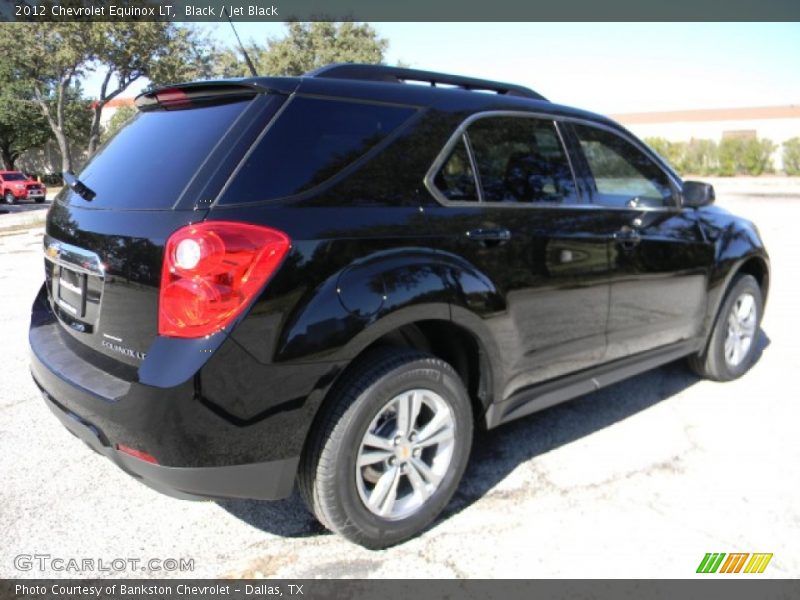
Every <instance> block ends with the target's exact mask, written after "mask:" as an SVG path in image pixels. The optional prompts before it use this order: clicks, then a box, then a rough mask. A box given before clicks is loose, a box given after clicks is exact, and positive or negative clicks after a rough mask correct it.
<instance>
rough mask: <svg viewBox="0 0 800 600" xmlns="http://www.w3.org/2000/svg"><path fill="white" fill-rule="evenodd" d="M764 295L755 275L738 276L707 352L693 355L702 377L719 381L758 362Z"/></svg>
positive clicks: (734, 377)
mask: <svg viewBox="0 0 800 600" xmlns="http://www.w3.org/2000/svg"><path fill="white" fill-rule="evenodd" d="M763 312H764V298H763V295H762V293H761V288H760V287H759V285H758V282H757V281H756V280H755V278H754V277H753V276H752V275H739V276H738V277H737V278H736V279H734V281H733V283H732V284H731V286H730V288H729V290H728V292H727V294H726V295H725V300H723V302H722V306H721V307H720V311H719V315H717V320H716V322H715V323H714V329H713V330H712V331H711V338H710V339H709V342H708V347H707V348H706V349H705V351H704V352H702V353H700V354H698V355H696V356H692V357H690V358H689V365H690V366H691V367H692V369H693V370H694V371H695V372H696V373H697V374H698V375H700V376H702V377H706V378H708V379H713V380H716V381H730V380H731V379H736V378H738V377H741V376H742V375H743V374H744V373H745V372H746V371H747V370H748V369H749V368H750V367H751V366H752V364H753V362H755V359H756V355H757V346H758V332H759V326H760V324H761V317H762V315H763Z"/></svg>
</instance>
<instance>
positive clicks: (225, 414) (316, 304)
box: [30, 78, 769, 497]
mask: <svg viewBox="0 0 800 600" xmlns="http://www.w3.org/2000/svg"><path fill="white" fill-rule="evenodd" d="M244 85H251V86H253V88H254V89H257V90H258V91H259V92H260V93H261V94H266V95H263V96H259V97H257V98H256V99H255V100H253V103H254V104H253V107H254V108H252V109H249V110H250V112H249V113H248V114H253V115H257V116H258V118H254V119H253V120H252V127H251V128H250V129H248V128H246V127H244V126H243V125H242V124H241V123H239V124H238V125H237V129H236V131H234V132H232V133H231V136H232V137H231V138H230V140H231V146H230V147H229V148H228V149H227V150H226V149H225V148H218V149H217V150H215V152H216V153H217V154H216V155H217V156H219V164H218V165H217V166H216V167H215V168H210V169H209V170H208V172H207V173H205V174H199V175H198V176H197V177H196V179H195V180H193V181H192V182H191V185H189V186H188V187H187V188H186V192H185V194H184V195H183V196H182V197H181V198H180V199H176V204H175V206H174V208H173V209H171V210H158V211H132V210H104V209H103V207H102V201H101V200H102V199H99V200H96V201H95V202H93V203H92V205H91V206H89V205H87V203H86V202H85V201H83V200H82V199H80V198H79V197H76V195H75V194H74V193H72V192H70V191H69V190H66V191H64V192H63V193H62V195H61V196H60V197H59V198H58V200H57V201H56V202H55V203H54V204H53V207H52V208H51V212H50V214H49V216H48V223H47V234H48V236H51V237H52V238H54V239H57V240H60V241H62V242H65V243H68V244H72V245H74V246H78V247H80V248H83V249H86V250H87V251H91V252H93V253H95V254H96V255H97V256H98V257H99V258H100V260H102V261H103V264H104V265H105V268H106V275H105V278H104V280H103V281H102V285H100V284H98V286H100V287H101V288H102V298H101V300H100V316H99V320H98V321H97V323H95V324H94V325H95V330H94V331H92V332H91V333H86V332H80V331H77V330H76V329H75V328H74V327H71V326H69V323H68V322H67V321H68V319H67V318H65V317H64V315H61V317H59V315H58V314H57V311H58V310H59V309H58V308H57V306H58V305H57V304H55V303H54V302H53V300H52V292H51V293H50V294H48V291H47V287H46V286H43V287H42V290H41V291H40V293H39V296H38V297H37V299H36V301H35V302H34V306H33V314H32V321H31V329H30V343H31V347H32V372H33V376H34V379H35V380H36V382H37V383H38V385H39V386H40V387H41V388H43V390H44V391H45V392H46V393H47V394H48V395H49V396H50V397H51V398H53V399H54V400H55V401H56V402H57V403H58V404H59V405H60V406H61V407H62V408H63V409H64V410H67V411H69V412H71V413H73V414H74V415H77V416H78V417H79V418H80V419H82V420H83V421H85V422H86V423H89V424H91V426H92V427H94V428H96V430H97V431H99V432H101V434H102V436H103V438H104V439H105V440H107V442H108V443H109V444H116V443H121V444H125V445H128V446H131V447H134V448H138V449H141V450H144V451H147V452H149V453H151V454H153V455H154V456H155V457H156V458H157V459H158V460H159V462H160V464H161V465H165V466H168V467H222V466H226V465H244V464H251V463H263V462H269V461H280V460H288V459H293V458H296V457H298V456H299V455H300V453H301V452H302V449H303V445H304V443H305V441H306V438H307V435H308V432H309V431H310V430H311V428H312V425H313V423H314V419H315V416H316V415H317V414H318V411H319V408H320V406H321V405H322V403H323V402H324V401H325V398H326V395H327V394H328V393H329V391H330V389H331V387H332V386H333V385H335V384H336V382H337V381H338V380H339V377H340V376H341V374H342V373H343V372H344V371H345V370H346V369H347V368H348V365H350V364H351V363H352V361H353V360H354V359H356V358H357V357H358V356H359V355H360V354H361V353H362V352H364V351H365V350H366V349H368V348H369V347H370V346H371V345H373V344H379V343H395V344H396V343H404V344H408V345H415V346H418V347H422V348H425V349H427V350H429V351H432V352H435V353H437V354H440V355H442V356H443V357H445V358H446V359H448V360H450V361H451V362H453V363H454V366H456V367H457V368H458V369H459V370H460V372H461V373H462V375H463V376H464V377H465V379H467V380H468V382H467V383H468V389H469V390H470V392H471V394H472V396H473V399H474V402H475V405H476V408H477V409H478V411H479V418H481V419H484V420H485V422H488V424H489V425H496V424H498V423H499V422H502V421H503V417H497V418H492V417H491V415H492V414H493V413H494V414H499V413H498V409H497V408H494V409H491V410H490V407H498V406H501V405H502V406H506V407H508V406H509V405H507V404H506V405H504V404H503V403H505V402H507V401H509V399H513V398H516V399H519V398H522V397H524V395H525V391H526V390H529V389H533V387H534V386H542V385H547V386H550V387H552V388H553V389H557V388H558V387H559V385H560V383H559V382H560V381H562V378H569V377H572V378H573V380H574V377H575V373H576V372H580V371H583V370H588V369H593V368H597V367H599V366H602V365H607V364H609V363H611V362H612V361H616V360H623V359H624V360H628V361H629V362H630V360H631V358H630V357H631V356H634V357H635V356H636V355H639V354H640V353H647V352H651V353H652V352H653V351H657V350H658V349H659V348H666V347H669V348H676V347H677V348H683V349H684V351H685V352H689V351H693V350H696V349H699V348H701V347H702V345H703V344H704V343H705V340H706V338H707V335H708V332H709V330H710V327H711V325H712V323H713V320H714V317H715V315H716V311H717V310H718V307H719V305H720V302H721V299H722V295H723V293H724V290H725V288H726V286H727V284H728V283H729V281H730V280H731V278H732V277H733V276H734V275H735V273H736V272H737V270H739V269H745V270H747V271H748V272H753V273H755V274H757V275H758V277H757V278H758V279H759V281H760V282H761V284H762V287H763V289H764V292H765V295H766V291H767V289H768V285H769V262H768V257H767V253H766V251H765V249H764V247H763V243H762V242H761V240H760V237H759V235H758V233H757V231H756V229H755V227H754V226H753V225H752V224H750V223H749V222H747V221H745V220H743V219H740V218H738V217H735V216H733V215H731V214H729V213H727V212H726V211H724V210H722V209H719V208H718V207H714V206H703V207H699V208H688V207H687V208H681V207H680V189H679V188H680V180H679V179H677V176H675V175H674V173H672V172H671V171H669V169H668V167H666V166H665V165H663V164H661V163H660V161H659V159H658V158H657V157H655V156H654V155H652V154H649V156H650V157H651V158H652V160H653V161H655V162H656V163H657V164H659V165H660V167H661V168H663V169H664V172H665V173H668V174H669V177H670V178H671V179H672V180H673V181H674V182H675V185H676V196H675V200H676V205H675V206H672V207H666V208H663V209H649V208H630V209H628V208H608V207H603V206H600V205H598V204H593V203H592V200H591V197H590V194H589V188H588V185H587V184H586V182H585V181H584V180H583V179H582V178H581V173H580V172H577V173H576V175H577V179H578V183H579V185H578V188H579V192H580V194H579V197H577V198H575V202H574V203H570V204H563V205H542V206H539V205H524V206H523V205H516V206H507V205H490V204H478V203H472V204H468V203H458V204H447V203H444V204H443V203H441V202H440V201H439V200H438V199H437V198H436V197H434V195H433V194H432V193H431V191H430V189H429V188H428V187H426V185H425V183H424V181H425V178H426V175H427V173H428V170H429V169H430V167H431V165H432V164H433V163H434V161H435V160H436V158H437V157H438V155H439V153H440V152H441V151H442V149H443V148H444V147H445V144H446V143H447V142H448V140H449V139H450V137H451V135H453V133H454V131H455V130H456V128H457V127H458V126H459V125H460V124H461V123H462V122H463V121H464V120H465V119H467V118H469V117H470V116H471V115H473V114H476V113H478V112H487V111H505V112H507V111H511V112H515V113H516V112H522V113H526V112H527V113H532V114H537V115H539V116H540V117H541V116H542V115H544V116H545V118H551V119H555V120H558V121H561V120H564V121H566V122H569V121H571V120H574V121H579V122H582V123H586V122H590V123H597V124H600V125H602V126H603V127H606V128H609V129H611V130H613V131H615V132H618V133H619V134H620V135H625V136H629V134H627V132H625V131H624V130H623V129H622V128H621V127H619V126H618V125H616V124H615V123H613V122H611V121H610V120H608V119H606V118H604V117H600V116H598V115H593V114H591V113H587V112H584V111H578V110H575V109H571V108H567V107H563V106H558V105H554V104H551V103H549V102H546V101H543V100H535V99H528V98H521V97H512V96H503V95H490V94H483V93H474V92H467V91H463V90H452V89H436V88H425V87H421V86H409V85H401V84H390V83H376V82H363V81H346V80H337V79H323V78H319V79H316V78H301V79H261V80H245V82H244ZM275 92H277V93H275ZM292 93H295V94H307V95H311V96H314V97H334V98H347V99H350V100H360V101H368V102H383V103H391V104H395V105H402V106H412V107H415V109H416V110H417V116H416V117H414V118H413V119H411V121H410V122H409V123H407V124H406V126H405V127H403V128H402V130H401V131H399V132H396V133H395V134H394V135H393V136H392V138H391V139H390V140H389V141H388V142H387V143H386V144H384V145H382V146H380V147H378V148H376V149H374V150H373V151H370V152H368V153H367V154H366V155H365V156H363V157H360V158H358V159H357V160H355V161H354V163H353V164H351V165H350V166H349V167H348V168H347V169H346V170H345V171H346V172H344V173H343V174H339V175H336V176H333V177H330V178H328V179H326V180H325V181H324V182H323V183H322V184H320V185H319V186H318V187H316V188H314V190H313V193H302V194H298V195H296V196H293V197H289V198H284V199H279V200H271V201H269V202H260V203H250V204H246V205H237V204H228V203H226V204H220V203H217V202H215V201H214V199H215V198H216V199H218V198H219V197H220V196H221V195H224V187H225V180H226V178H227V176H229V174H230V173H231V172H234V171H235V167H234V165H235V164H236V163H237V161H240V160H241V159H242V157H243V156H244V155H245V153H246V151H247V147H248V146H249V144H251V143H252V142H253V141H254V140H255V139H256V138H257V135H258V133H259V132H260V131H262V130H263V128H264V127H266V126H267V124H268V122H269V120H270V118H273V117H274V116H275V115H276V114H277V115H278V116H277V117H276V118H280V110H279V107H280V106H281V105H282V104H283V103H284V102H286V101H290V100H289V99H288V98H290V94H292ZM566 141H567V149H568V150H569V152H570V153H571V155H572V157H573V160H574V164H575V165H576V169H577V170H578V171H580V162H579V157H578V156H576V152H577V151H578V150H577V148H576V145H575V144H574V143H572V142H571V141H570V139H569V137H567V140H566ZM648 152H649V151H648ZM219 165H222V166H219ZM265 176H268V174H265ZM142 193H147V190H146V188H144V187H143V189H142ZM205 219H210V220H233V221H244V222H249V223H257V224H263V225H267V226H269V227H273V228H276V229H280V230H282V231H284V232H285V233H287V234H288V235H289V236H290V238H291V239H292V248H291V250H290V253H289V254H288V256H287V257H286V259H285V261H284V264H283V265H282V267H281V268H280V269H279V270H278V272H277V273H276V274H275V276H274V277H273V279H272V280H271V281H270V282H269V283H268V285H267V286H266V287H265V289H264V290H263V292H262V293H261V294H260V296H259V297H258V298H257V299H256V301H254V303H253V304H252V306H251V307H250V308H249V309H248V310H247V311H245V312H244V313H243V314H242V315H241V317H240V318H239V319H238V320H237V321H236V322H235V323H234V324H233V326H231V327H230V328H228V329H227V330H225V331H222V332H219V333H217V334H215V335H212V336H210V337H208V338H205V339H200V340H181V339H170V338H162V337H159V336H158V335H157V304H158V286H159V281H160V276H161V262H162V259H163V256H162V255H163V247H164V244H165V242H166V239H167V238H168V237H169V235H170V233H172V232H173V231H175V230H176V229H178V228H179V227H181V226H183V225H185V224H188V223H191V222H198V221H202V220H205ZM468 232H469V233H470V235H468ZM621 233H622V235H621ZM48 264H49V263H48ZM52 268H53V267H52V265H50V266H48V269H51V270H52ZM98 289H99V288H98ZM103 333H105V334H108V335H111V336H114V337H115V338H119V339H121V340H123V342H120V345H122V346H124V347H126V348H130V349H133V350H135V351H136V352H140V353H143V354H145V357H144V358H143V359H142V358H137V357H136V356H128V355H125V354H123V353H120V352H119V351H117V350H114V349H113V348H109V346H108V345H104V344H103V343H102V342H103ZM112 346H113V344H112ZM608 380H609V381H611V380H613V377H611V376H609V377H608ZM564 381H566V379H564ZM562 387H563V386H562ZM575 389H577V390H578V392H576V393H581V392H580V390H581V389H583V388H580V387H576V388H575ZM562 396H563V394H562ZM562 399H563V398H562ZM515 402H516V400H515ZM487 410H488V414H489V417H486V416H485V414H484V413H485V411H487ZM525 412H530V411H526V410H525V409H521V408H520V406H517V405H516V404H515V405H514V407H513V411H506V412H505V413H504V414H507V415H508V414H512V413H513V415H514V416H518V415H519V414H525ZM231 495H236V494H235V493H234V492H233V491H232V492H231ZM265 497H266V496H265Z"/></svg>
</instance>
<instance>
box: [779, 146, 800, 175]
mask: <svg viewBox="0 0 800 600" xmlns="http://www.w3.org/2000/svg"><path fill="white" fill-rule="evenodd" d="M783 170H784V171H786V174H787V175H800V137H793V138H791V139H789V140H786V141H785V142H783Z"/></svg>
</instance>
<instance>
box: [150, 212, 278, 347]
mask: <svg viewBox="0 0 800 600" xmlns="http://www.w3.org/2000/svg"><path fill="white" fill-rule="evenodd" d="M290 247H291V240H290V239H289V236H287V235H286V234H285V233H283V232H281V231H278V230H276V229H271V228H269V227H261V226H258V225H250V224H247V223H232V222H228V221H206V222H203V223H198V224H197V225H188V226H186V227H183V228H182V229H179V230H178V231H176V232H175V233H173V234H172V235H171V236H170V237H169V239H168V240H167V244H166V247H165V249H164V264H163V269H162V273H161V289H160V292H159V302H158V333H159V335H164V336H170V337H181V338H196V337H203V336H207V335H211V334H213V333H216V332H217V331H220V330H221V329H224V328H225V327H226V326H227V325H228V324H230V323H231V321H233V320H234V319H235V318H236V317H237V316H238V315H239V314H240V313H241V312H242V310H243V309H244V308H245V307H246V306H247V305H248V304H249V303H250V301H251V300H252V299H253V298H254V297H255V295H256V294H257V293H258V292H259V290H261V288H262V287H263V286H264V284H266V283H267V281H269V279H270V278H271V277H272V275H273V274H274V273H275V272H276V271H277V269H278V267H279V266H280V264H281V262H282V261H283V258H284V257H285V256H286V253H287V252H288V251H289V248H290Z"/></svg>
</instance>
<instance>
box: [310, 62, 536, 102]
mask: <svg viewBox="0 0 800 600" xmlns="http://www.w3.org/2000/svg"><path fill="white" fill-rule="evenodd" d="M306 76H307V77H323V78H330V79H358V80H366V81H383V82H389V83H405V82H407V81H419V82H427V83H429V84H430V85H431V86H432V87H436V86H438V85H440V84H441V85H445V86H454V87H458V88H461V89H464V90H479V91H491V92H496V93H498V94H502V95H505V96H520V97H523V98H533V99H535V100H547V98H545V97H544V96H542V95H541V94H537V93H536V92H534V91H533V90H532V89H530V88H526V87H523V86H521V85H514V84H511V83H501V82H499V81H489V80H488V79H475V78H473V77H461V76H460V75H449V74H447V73H434V72H433V71H420V70H418V69H406V68H403V67H387V66H384V65H363V64H354V63H337V64H332V65H327V66H324V67H320V68H319V69H316V70H314V71H310V72H308V73H306Z"/></svg>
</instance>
